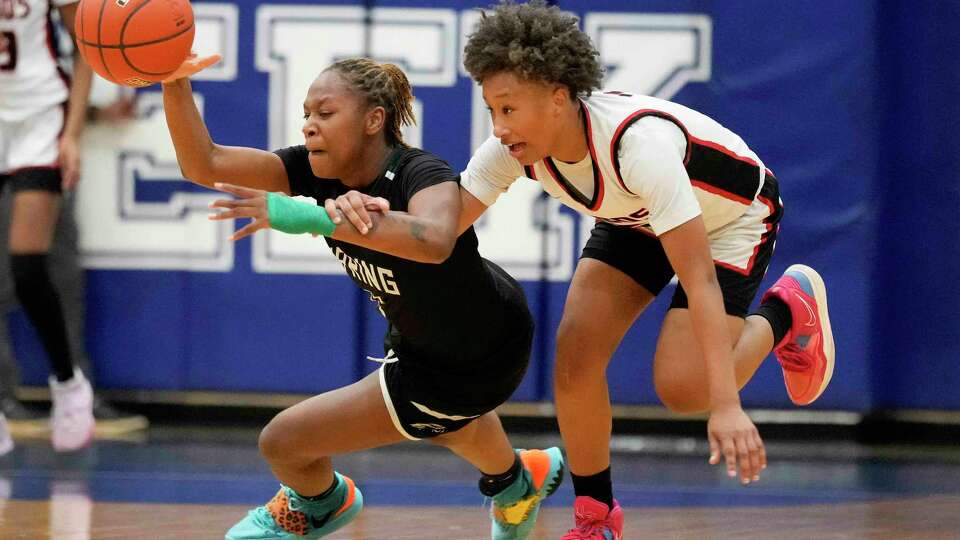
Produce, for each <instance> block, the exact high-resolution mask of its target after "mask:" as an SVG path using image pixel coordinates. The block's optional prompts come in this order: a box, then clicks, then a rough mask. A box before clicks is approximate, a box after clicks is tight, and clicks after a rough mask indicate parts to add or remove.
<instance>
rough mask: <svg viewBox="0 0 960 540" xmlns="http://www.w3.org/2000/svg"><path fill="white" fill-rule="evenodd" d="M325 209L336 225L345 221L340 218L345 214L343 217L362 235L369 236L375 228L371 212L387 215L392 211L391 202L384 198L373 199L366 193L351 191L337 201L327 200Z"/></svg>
mask: <svg viewBox="0 0 960 540" xmlns="http://www.w3.org/2000/svg"><path fill="white" fill-rule="evenodd" d="M323 207H324V209H326V211H327V215H328V216H330V219H331V220H333V222H334V223H335V224H337V225H339V224H340V222H341V221H343V220H342V219H341V217H340V214H341V213H343V216H344V217H346V218H347V220H348V221H349V222H350V223H351V224H352V225H353V226H354V227H356V229H357V230H358V231H360V234H367V232H368V231H369V230H370V229H371V228H373V221H371V220H370V212H381V213H384V214H385V213H387V212H388V211H389V210H390V201H388V200H386V199H384V198H383V197H371V196H370V195H367V194H366V193H360V192H359V191H355V190H351V191H348V192H346V193H344V194H343V195H340V196H339V197H337V198H336V199H327V200H326V201H324V203H323ZM338 210H339V212H338Z"/></svg>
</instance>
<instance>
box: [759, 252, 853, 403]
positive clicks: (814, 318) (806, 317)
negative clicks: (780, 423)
mask: <svg viewBox="0 0 960 540" xmlns="http://www.w3.org/2000/svg"><path fill="white" fill-rule="evenodd" d="M771 296H773V297H776V298H778V299H780V300H782V301H783V302H784V303H785V304H787V306H789V307H790V315H791V316H792V317H793V326H792V327H791V328H790V331H789V332H787V334H786V335H785V336H784V337H783V339H782V340H781V341H780V343H777V344H776V345H775V346H774V348H773V352H774V353H775V354H776V355H777V360H779V361H780V367H781V368H782V369H783V380H784V383H785V384H786V386H787V393H788V394H789V395H790V399H791V401H793V402H794V403H796V404H797V405H809V404H810V403H813V402H814V401H815V400H816V399H817V398H818V397H820V394H822V393H823V391H824V390H825V389H826V388H827V385H828V384H830V378H831V377H832V376H833V362H834V357H835V356H836V351H835V350H834V347H833V332H832V331H831V330H830V316H829V314H828V313H827V288H826V286H825V285H824V284H823V278H821V277H820V274H818V273H817V272H816V270H814V269H813V268H810V267H809V266H804V265H802V264H795V265H793V266H791V267H790V268H787V271H786V272H784V273H783V276H782V277H781V278H780V279H778V280H777V282H776V283H774V284H773V287H770V290H768V291H767V292H766V293H764V295H763V298H762V299H761V302H763V301H765V300H766V299H767V298H769V297H771Z"/></svg>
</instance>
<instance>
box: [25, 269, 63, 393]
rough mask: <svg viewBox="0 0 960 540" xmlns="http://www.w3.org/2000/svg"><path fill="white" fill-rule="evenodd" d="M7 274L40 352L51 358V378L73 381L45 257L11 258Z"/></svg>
mask: <svg viewBox="0 0 960 540" xmlns="http://www.w3.org/2000/svg"><path fill="white" fill-rule="evenodd" d="M10 270H11V271H12V273H13V283H14V286H15V288H16V290H17V299H18V300H19V301H20V305H21V306H23V310H24V311H25V312H26V313H27V318H29V319H30V322H31V323H33V327H34V328H35V329H36V330H37V334H38V335H39V337H40V341H41V342H42V343H43V348H44V349H45V350H46V351H47V356H49V357H50V365H51V367H52V371H53V374H54V375H55V376H56V378H57V380H58V381H60V382H63V381H66V380H69V379H71V378H72V377H73V361H72V359H71V358H70V345H69V341H68V340H67V325H66V323H65V322H64V319H63V308H62V307H61V305H60V295H59V294H57V291H56V289H54V287H53V282H52V281H50V273H49V272H48V271H47V254H46V253H33V254H29V255H18V254H11V255H10Z"/></svg>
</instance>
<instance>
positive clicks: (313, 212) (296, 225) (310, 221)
mask: <svg viewBox="0 0 960 540" xmlns="http://www.w3.org/2000/svg"><path fill="white" fill-rule="evenodd" d="M267 215H268V216H269V218H270V228H271V229H275V230H278V231H280V232H285V233H288V234H303V233H311V234H322V235H323V236H330V235H332V234H333V231H334V230H335V229H336V228H337V226H336V224H334V223H333V221H332V220H331V219H330V216H328V215H327V211H326V210H324V209H323V207H321V206H317V205H315V204H310V203H308V202H304V201H298V200H296V199H294V198H292V197H287V196H286V195H283V194H282V193H267Z"/></svg>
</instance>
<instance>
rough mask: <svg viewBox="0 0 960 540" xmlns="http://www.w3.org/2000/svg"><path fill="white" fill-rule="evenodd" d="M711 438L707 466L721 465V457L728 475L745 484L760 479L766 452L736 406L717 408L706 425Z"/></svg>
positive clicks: (746, 418) (750, 424)
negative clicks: (738, 471) (738, 478)
mask: <svg viewBox="0 0 960 540" xmlns="http://www.w3.org/2000/svg"><path fill="white" fill-rule="evenodd" d="M707 436H708V438H709V439H710V464H711V465H716V464H718V463H720V458H721V454H722V455H723V458H724V459H725V460H726V462H727V475H728V476H730V477H731V478H733V477H736V476H737V466H738V465H739V469H740V481H741V482H742V483H743V484H744V485H746V484H749V483H750V482H756V481H758V480H760V471H761V470H762V469H765V468H766V467H767V452H766V450H765V449H764V447H763V441H762V440H761V439H760V433H759V432H758V431H757V427H756V426H755V425H753V421H751V420H750V417H749V416H747V413H745V412H743V409H742V408H740V406H739V405H735V406H730V407H725V408H722V409H716V410H714V411H712V412H711V413H710V420H709V421H708V422H707Z"/></svg>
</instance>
